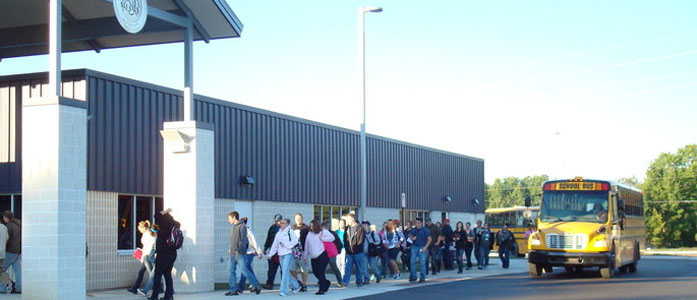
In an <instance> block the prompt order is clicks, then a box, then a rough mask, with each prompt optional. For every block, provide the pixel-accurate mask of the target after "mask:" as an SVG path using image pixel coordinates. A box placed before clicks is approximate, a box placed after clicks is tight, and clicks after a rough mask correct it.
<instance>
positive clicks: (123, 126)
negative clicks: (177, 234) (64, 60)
mask: <svg viewBox="0 0 697 300" xmlns="http://www.w3.org/2000/svg"><path fill="white" fill-rule="evenodd" d="M88 78H89V79H88V85H87V87H88V89H89V90H88V93H87V95H88V104H89V105H88V114H89V115H90V116H91V117H92V118H91V119H90V121H89V123H88V137H89V142H88V148H89V149H88V154H87V156H88V179H87V184H88V189H89V190H96V191H113V192H120V193H134V194H151V195H152V194H154V195H161V194H162V182H161V178H162V175H163V173H162V151H163V145H162V140H161V138H160V134H159V130H160V129H162V122H165V121H171V120H177V119H178V118H177V115H176V114H177V113H178V109H179V106H181V104H180V103H181V97H179V96H174V95H171V94H166V93H163V92H161V91H157V90H153V89H151V88H146V87H142V86H138V85H137V84H136V83H134V82H119V81H116V80H114V79H111V78H100V77H98V76H88Z"/></svg>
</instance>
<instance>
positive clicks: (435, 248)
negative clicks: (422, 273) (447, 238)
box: [412, 218, 443, 275]
mask: <svg viewBox="0 0 697 300" xmlns="http://www.w3.org/2000/svg"><path fill="white" fill-rule="evenodd" d="M426 228H427V229H428V231H429V232H430V233H431V241H432V243H431V245H430V246H429V247H428V257H429V259H430V261H431V270H432V274H431V275H436V274H438V273H440V260H439V259H438V258H439V256H440V255H439V253H440V245H441V243H442V242H443V234H442V233H441V230H440V227H439V226H438V225H437V224H433V223H432V222H431V218H427V219H426ZM412 253H413V252H412ZM427 271H428V270H427Z"/></svg>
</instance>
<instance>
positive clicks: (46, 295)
mask: <svg viewBox="0 0 697 300" xmlns="http://www.w3.org/2000/svg"><path fill="white" fill-rule="evenodd" d="M44 101H45V102H44V103H43V104H39V105H32V103H30V101H28V103H25V104H24V107H23V116H22V118H23V120H22V122H23V123H22V125H23V129H22V143H23V147H22V157H23V166H22V173H23V180H22V192H23V204H24V213H23V215H24V219H23V220H22V221H23V232H22V238H23V245H22V265H23V266H22V273H23V274H22V275H23V276H22V277H23V282H22V283H23V285H22V291H23V294H22V298H23V299H32V300H33V299H45V300H52V299H75V300H79V299H85V231H84V228H85V225H86V224H85V211H86V207H85V204H86V192H87V191H86V185H87V175H86V173H87V125H86V124H87V119H86V114H87V112H86V110H85V109H81V108H75V107H69V106H66V105H59V104H58V99H57V98H55V99H44Z"/></svg>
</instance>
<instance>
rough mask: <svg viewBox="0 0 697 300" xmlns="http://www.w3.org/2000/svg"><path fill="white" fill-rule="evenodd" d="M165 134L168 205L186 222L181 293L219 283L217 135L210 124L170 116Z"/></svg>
mask: <svg viewBox="0 0 697 300" xmlns="http://www.w3.org/2000/svg"><path fill="white" fill-rule="evenodd" d="M162 136H163V137H164V144H165V147H164V206H165V208H168V207H169V208H172V216H174V218H175V219H176V220H177V221H179V222H180V223H181V225H182V227H181V229H182V231H183V232H184V245H183V246H182V249H180V250H179V251H178V253H177V261H176V262H175V264H174V270H173V271H172V273H173V274H172V277H173V279H174V289H175V291H176V292H177V293H199V292H211V291H213V289H214V262H215V257H214V249H215V248H214V241H213V237H214V219H213V218H214V197H215V166H214V157H215V156H214V153H215V148H214V147H215V136H214V128H213V126H212V125H211V124H205V123H200V122H195V121H185V122H167V123H164V130H162Z"/></svg>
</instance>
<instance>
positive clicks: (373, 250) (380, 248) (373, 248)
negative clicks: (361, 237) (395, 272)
mask: <svg viewBox="0 0 697 300" xmlns="http://www.w3.org/2000/svg"><path fill="white" fill-rule="evenodd" d="M371 237H372V239H373V240H375V231H372V232H371ZM377 241H378V243H377V244H373V243H371V242H368V241H366V242H367V243H368V255H370V256H380V255H382V254H383V253H385V246H384V245H383V244H382V241H381V240H380V237H379V236H378V238H377Z"/></svg>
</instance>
